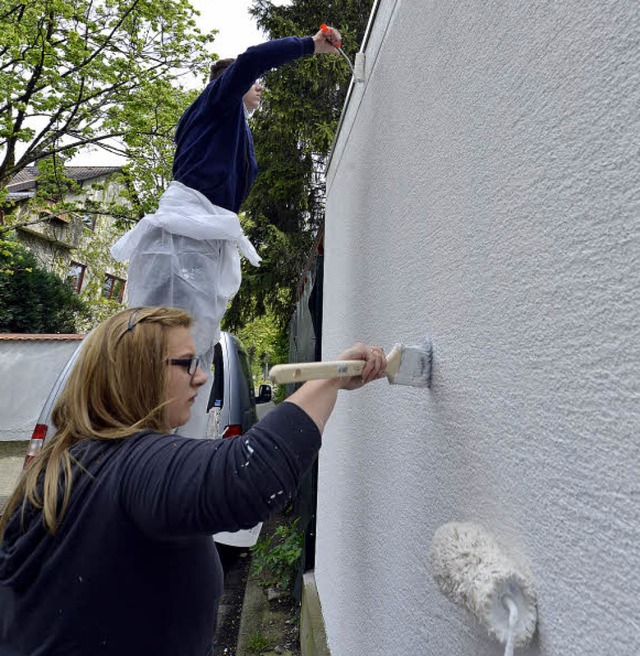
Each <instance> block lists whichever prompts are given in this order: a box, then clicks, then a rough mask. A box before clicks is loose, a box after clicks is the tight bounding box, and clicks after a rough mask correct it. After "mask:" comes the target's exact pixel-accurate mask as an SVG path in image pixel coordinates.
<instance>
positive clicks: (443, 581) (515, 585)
mask: <svg viewBox="0 0 640 656" xmlns="http://www.w3.org/2000/svg"><path fill="white" fill-rule="evenodd" d="M430 561H431V566H432V569H433V577H434V579H435V580H436V582H437V583H438V586H439V587H440V590H441V591H442V592H443V593H444V594H445V595H446V596H447V597H448V598H449V599H450V600H451V601H453V602H454V603H456V604H458V605H459V606H462V607H463V608H465V609H466V610H467V611H469V613H470V614H471V615H472V616H473V617H474V618H475V619H476V620H477V621H478V622H479V623H480V624H482V625H483V626H484V627H485V629H487V631H488V632H489V635H491V636H493V637H494V638H496V639H497V640H498V641H499V642H501V643H503V644H505V646H506V647H505V656H513V649H514V646H523V645H526V644H527V643H528V642H529V640H530V639H531V637H532V636H533V633H534V631H535V628H536V621H537V610H536V593H535V589H534V585H533V577H532V575H531V573H530V572H529V571H528V570H526V569H525V568H523V567H522V566H520V565H518V564H517V563H516V562H515V561H514V560H513V559H512V558H511V557H510V556H509V555H508V554H507V553H506V552H505V551H504V549H503V548H502V547H501V546H500V545H499V544H498V542H497V541H496V540H495V538H494V537H493V536H492V535H491V534H490V533H488V532H487V531H486V530H485V529H484V528H483V527H482V526H480V525H478V524H473V523H468V522H463V523H458V522H451V523H449V524H443V525H442V526H440V527H439V528H438V530H437V531H436V532H435V535H434V536H433V540H432V542H431V552H430Z"/></svg>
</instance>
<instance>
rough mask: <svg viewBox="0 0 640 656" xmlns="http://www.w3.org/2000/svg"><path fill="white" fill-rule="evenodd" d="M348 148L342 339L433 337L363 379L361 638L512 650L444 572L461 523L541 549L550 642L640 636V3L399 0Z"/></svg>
mask: <svg viewBox="0 0 640 656" xmlns="http://www.w3.org/2000/svg"><path fill="white" fill-rule="evenodd" d="M366 56H367V62H366V78H367V79H366V81H365V83H363V84H360V85H357V88H355V89H354V91H353V94H352V96H351V98H350V100H349V103H348V106H347V107H346V112H345V115H344V121H343V124H342V126H341V130H340V133H339V137H338V140H337V143H336V146H335V150H334V153H333V156H332V161H331V164H330V167H329V171H328V202H327V227H326V242H325V247H326V266H325V272H326V273H325V294H324V298H325V306H324V313H325V314H324V317H325V324H324V333H323V345H324V348H323V352H324V356H325V358H327V357H330V356H332V355H334V356H335V355H336V354H337V353H338V352H339V351H340V350H341V349H342V348H343V347H344V346H346V345H349V344H350V343H352V342H353V341H354V340H356V339H359V340H366V341H371V342H374V343H379V344H381V345H382V346H384V347H385V348H387V349H389V348H390V347H391V346H392V345H393V343H394V342H396V341H404V342H406V343H414V342H417V341H418V340H420V339H421V338H422V337H423V336H424V335H425V334H430V335H431V336H432V337H433V341H434V346H435V367H434V378H433V388H432V389H431V390H420V389H413V388H407V387H399V386H389V385H387V384H386V383H379V384H376V385H375V386H371V387H370V388H368V389H365V390H360V391H358V392H353V393H343V394H342V396H341V398H340V400H339V403H338V406H337V409H336V411H335V414H334V416H333V418H332V419H331V421H330V422H329V425H328V427H327V430H326V433H325V438H324V446H323V449H322V452H321V458H320V488H319V508H318V542H317V565H316V571H315V575H316V580H317V586H318V590H319V595H320V600H321V603H322V609H323V613H324V619H325V623H326V627H327V634H328V639H329V644H330V647H331V650H332V653H333V654H335V655H336V656H362V654H367V656H378V655H379V656H382V655H384V656H387V655H390V654H391V655H394V656H396V655H397V656H400V655H403V656H404V655H413V654H425V655H431V656H442V655H443V654H456V655H463V654H465V655H469V656H470V655H472V654H473V655H474V656H489V655H495V654H502V651H501V650H500V648H499V647H498V646H496V645H495V643H492V642H491V641H490V640H489V639H488V638H487V637H486V634H485V633H484V631H483V630H482V629H480V628H478V627H477V626H476V625H475V624H473V623H472V622H471V621H470V620H469V619H468V617H466V616H465V614H464V613H463V612H462V611H460V610H459V609H458V608H457V607H455V606H454V605H453V604H451V603H450V602H449V601H448V600H447V599H446V598H445V597H444V596H443V595H442V594H441V593H440V592H439V590H438V588H437V587H436V585H435V583H434V582H433V580H432V577H431V573H430V570H429V565H428V561H427V553H428V548H429V544H430V541H431V537H432V536H433V533H434V531H435V530H436V528H437V527H438V526H439V525H440V524H442V523H444V522H447V521H458V520H459V521H462V520H466V521H475V522H479V523H481V524H483V525H484V526H485V527H486V528H487V529H489V530H491V531H492V532H493V533H495V535H496V536H497V537H498V538H499V539H500V540H501V541H502V542H503V543H505V544H506V545H508V547H509V548H510V549H511V550H512V552H513V553H514V554H516V555H517V556H518V557H520V558H524V559H526V560H527V561H528V562H529V564H530V565H531V567H532V569H533V572H534V575H535V579H536V584H537V589H538V595H539V625H538V634H537V636H536V639H535V642H534V644H533V645H532V646H531V647H529V648H527V649H523V650H521V651H517V652H516V653H522V654H529V655H533V654H535V655H544V656H552V655H553V656H560V655H562V656H564V655H565V654H581V655H582V656H587V655H593V656H596V655H597V656H601V655H603V654H625V655H627V656H632V655H633V656H635V655H636V654H638V653H639V652H640V601H639V599H640V476H639V475H638V469H639V466H640V464H639V463H640V305H639V301H640V291H639V290H640V185H639V180H640V163H639V156H640V152H639V144H640V111H639V108H640V84H639V81H640V77H639V76H638V71H639V70H640V4H638V3H634V2H622V1H620V2H616V1H611V0H606V1H603V2H583V1H582V0H566V1H565V2H561V3H560V2H555V1H551V0H539V1H538V2H535V3H529V2H497V1H489V2H483V3H479V2H475V1H472V0H458V1H456V2H453V1H450V2H440V3H436V2H413V3H409V2H400V1H399V0H398V1H396V0H382V2H381V3H380V6H379V10H378V14H377V17H376V19H375V22H374V23H373V27H372V30H371V34H370V38H369V40H368V43H367V46H366Z"/></svg>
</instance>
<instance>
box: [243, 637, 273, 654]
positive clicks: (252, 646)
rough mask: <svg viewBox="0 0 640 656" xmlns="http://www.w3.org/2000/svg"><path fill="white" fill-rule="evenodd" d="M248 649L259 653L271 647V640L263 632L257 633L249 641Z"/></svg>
mask: <svg viewBox="0 0 640 656" xmlns="http://www.w3.org/2000/svg"><path fill="white" fill-rule="evenodd" d="M247 649H248V650H249V651H250V652H251V653H253V654H259V653H260V652H261V651H266V650H267V649H269V641H268V640H267V639H266V638H265V637H264V636H263V635H262V634H261V633H255V634H254V635H253V636H252V637H251V639H250V640H249V642H248V643H247Z"/></svg>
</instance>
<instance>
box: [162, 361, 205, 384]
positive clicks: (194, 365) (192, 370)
mask: <svg viewBox="0 0 640 656" xmlns="http://www.w3.org/2000/svg"><path fill="white" fill-rule="evenodd" d="M168 362H169V364H173V365H176V366H177V367H184V368H185V369H186V370H187V373H188V374H189V376H191V380H193V377H194V376H195V375H196V371H198V367H201V366H202V364H201V362H200V358H199V357H198V356H196V357H194V358H171V359H170V360H169V361H168Z"/></svg>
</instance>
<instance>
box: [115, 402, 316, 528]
mask: <svg viewBox="0 0 640 656" xmlns="http://www.w3.org/2000/svg"><path fill="white" fill-rule="evenodd" d="M320 443H321V438H320V433H319V431H318V428H317V426H316V425H315V423H314V422H313V421H312V420H311V419H310V417H309V416H308V415H307V414H306V413H305V412H304V411H303V410H302V409H301V408H299V407H298V406H296V405H294V404H292V403H282V404H281V405H279V406H278V407H277V408H276V409H275V410H273V411H272V412H271V413H270V414H268V415H267V416H266V417H264V419H262V420H261V421H260V422H258V423H257V424H256V425H255V426H253V427H252V428H251V429H250V430H249V431H248V432H247V433H245V434H244V435H242V436H240V437H236V438H230V439H225V440H197V439H190V438H184V437H179V436H173V435H164V436H159V435H147V436H144V437H142V438H140V439H137V440H135V443H133V444H132V445H131V447H130V453H128V454H127V457H126V458H125V464H124V466H123V468H122V470H121V471H120V472H119V478H120V480H119V485H118V489H119V496H120V502H121V505H122V507H123V509H124V512H125V513H126V514H127V515H128V516H129V517H130V519H131V520H132V521H133V522H134V523H135V524H136V525H138V527H139V528H140V529H141V530H142V531H143V532H145V533H146V534H148V535H151V536H158V537H163V536H180V535H195V534H213V533H217V532H219V531H237V530H239V529H241V528H250V527H252V526H254V525H255V524H257V523H258V522H259V521H263V520H265V519H267V518H268V517H269V516H270V515H271V514H272V513H274V512H275V511H276V510H279V509H280V508H282V506H283V505H284V504H285V503H286V501H287V500H288V499H289V498H290V497H291V496H292V495H293V494H294V493H295V491H296V490H297V487H298V485H299V483H300V479H301V477H302V476H303V474H304V473H305V472H306V471H307V470H308V469H309V467H310V466H311V464H312V463H313V461H314V459H315V457H316V455H317V452H318V449H319V448H320Z"/></svg>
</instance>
